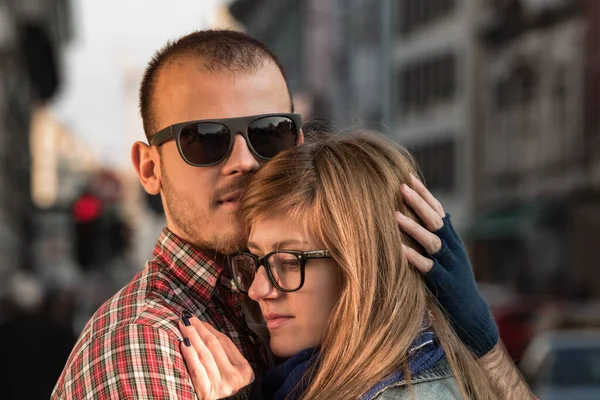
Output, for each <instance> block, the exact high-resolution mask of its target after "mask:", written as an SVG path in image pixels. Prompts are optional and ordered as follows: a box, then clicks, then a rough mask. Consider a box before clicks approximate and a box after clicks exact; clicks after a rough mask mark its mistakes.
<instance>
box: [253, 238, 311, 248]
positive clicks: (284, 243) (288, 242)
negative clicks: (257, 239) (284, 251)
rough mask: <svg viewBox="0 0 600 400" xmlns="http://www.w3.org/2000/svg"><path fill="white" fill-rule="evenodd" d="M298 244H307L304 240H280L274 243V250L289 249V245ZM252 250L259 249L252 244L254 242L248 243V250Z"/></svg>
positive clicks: (256, 245)
mask: <svg viewBox="0 0 600 400" xmlns="http://www.w3.org/2000/svg"><path fill="white" fill-rule="evenodd" d="M298 244H308V242H307V241H306V240H298V239H286V240H281V241H279V242H277V243H274V246H273V247H274V248H276V249H278V248H280V247H289V246H291V245H298ZM250 247H252V248H254V249H260V248H261V247H260V246H259V245H258V244H256V243H254V242H248V248H250Z"/></svg>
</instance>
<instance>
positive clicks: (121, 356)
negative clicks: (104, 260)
mask: <svg viewBox="0 0 600 400" xmlns="http://www.w3.org/2000/svg"><path fill="white" fill-rule="evenodd" d="M240 300H241V294H240V293H239V292H236V291H235V290H234V288H233V282H232V280H231V275H230V274H229V272H228V271H227V270H226V269H225V268H224V267H223V266H222V265H218V264H217V263H215V262H214V260H211V259H209V258H207V256H206V255H204V254H203V253H201V252H200V251H199V250H198V249H196V248H194V247H192V246H191V245H189V244H188V243H186V242H185V241H183V240H181V239H180V238H178V237H177V236H175V235H174V234H173V233H172V232H170V231H169V230H168V229H166V228H165V230H164V231H163V233H162V235H161V237H160V238H159V239H158V242H157V244H156V247H155V249H154V259H153V260H152V261H150V262H148V263H147V265H146V268H145V269H144V271H142V272H140V273H139V274H137V275H136V276H135V277H134V278H133V280H132V281H131V282H130V283H129V284H127V286H125V287H124V288H123V289H121V290H120V291H119V292H117V293H116V294H115V295H114V296H113V297H112V298H111V299H109V300H108V301H107V302H106V303H104V304H103V305H102V306H101V307H100V308H99V309H98V311H96V313H95V314H94V315H93V316H92V318H91V319H90V321H89V322H88V323H87V325H86V326H85V328H84V329H83V332H82V333H81V336H80V337H79V340H78V341H77V343H76V344H75V347H74V348H73V350H72V352H71V355H70V356H69V359H68V361H67V364H66V366H65V368H64V370H63V372H62V374H61V376H60V378H59V380H58V382H57V384H56V387H55V388H54V391H53V393H52V399H69V400H70V399H196V398H197V397H196V395H195V393H194V388H193V386H192V383H191V380H190V378H189V375H188V373H187V370H186V366H185V362H184V360H183V357H182V355H181V352H180V347H179V346H180V342H181V341H182V340H183V337H182V336H181V333H180V332H179V328H178V325H177V323H178V320H179V319H180V317H181V312H182V311H183V310H189V311H190V312H192V313H193V314H195V315H196V316H198V317H199V318H201V319H203V320H205V321H207V322H209V323H210V324H211V325H213V326H214V327H215V328H217V329H219V330H220V331H222V332H224V333H226V334H227V335H228V336H229V337H230V338H231V340H232V341H233V343H235V345H236V346H237V347H238V348H239V349H240V351H241V352H242V354H243V355H244V356H245V357H246V359H247V360H249V362H250V364H251V365H252V368H253V369H254V371H255V372H256V373H257V374H261V373H262V372H264V371H265V369H266V366H267V365H266V359H265V349H264V346H263V345H262V343H261V341H260V340H259V339H258V337H257V336H256V335H254V333H252V332H251V331H250V330H249V328H248V326H247V325H246V322H245V320H244V317H243V314H242V310H241V307H240V304H239V302H240Z"/></svg>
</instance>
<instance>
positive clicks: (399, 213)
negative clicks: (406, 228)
mask: <svg viewBox="0 0 600 400" xmlns="http://www.w3.org/2000/svg"><path fill="white" fill-rule="evenodd" d="M396 216H398V218H399V219H401V220H404V219H406V217H405V216H404V214H402V213H401V212H400V211H396Z"/></svg>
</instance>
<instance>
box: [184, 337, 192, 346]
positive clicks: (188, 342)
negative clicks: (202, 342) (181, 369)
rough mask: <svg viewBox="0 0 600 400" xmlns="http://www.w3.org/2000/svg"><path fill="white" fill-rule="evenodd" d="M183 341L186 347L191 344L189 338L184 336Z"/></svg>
mask: <svg viewBox="0 0 600 400" xmlns="http://www.w3.org/2000/svg"><path fill="white" fill-rule="evenodd" d="M183 343H185V345H186V347H190V346H191V345H192V344H191V343H190V339H188V338H184V339H183Z"/></svg>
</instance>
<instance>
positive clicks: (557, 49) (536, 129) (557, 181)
mask: <svg viewBox="0 0 600 400" xmlns="http://www.w3.org/2000/svg"><path fill="white" fill-rule="evenodd" d="M592 9H595V14H594V13H591V11H592ZM594 15H595V20H594V19H593V16H594ZM479 17H480V18H479V19H478V21H479V23H480V26H479V37H480V40H481V44H482V48H483V51H482V64H481V73H480V81H479V83H478V84H479V89H480V91H481V97H480V100H479V101H480V104H481V105H482V107H483V110H482V113H481V116H482V120H481V121H480V132H481V135H479V136H478V138H477V143H476V152H475V154H476V157H477V158H476V165H477V166H478V168H476V170H475V171H476V177H475V179H476V185H475V187H476V188H477V190H476V209H477V212H478V215H479V216H478V218H477V219H476V220H475V223H474V224H473V226H472V229H471V232H470V233H471V239H472V240H473V242H474V243H475V249H476V251H475V253H476V258H477V264H479V265H482V266H486V268H484V269H482V270H481V271H480V272H481V274H482V275H483V276H484V277H485V278H486V279H488V280H491V281H496V282H504V283H512V284H515V285H516V286H517V287H519V289H521V290H523V291H530V292H538V293H552V294H563V295H571V296H572V295H593V294H596V295H597V294H600V280H599V279H598V277H597V274H596V273H594V272H592V265H594V267H593V268H595V258H596V256H595V250H594V249H595V248H597V246H598V242H597V239H598V237H600V208H599V205H600V203H599V202H598V200H599V199H600V197H599V196H598V192H597V188H598V185H597V184H594V179H593V176H594V169H593V167H592V165H593V164H594V159H595V158H596V155H593V154H592V153H591V152H592V151H594V146H592V144H593V142H594V141H595V140H596V143H597V139H594V138H597V137H598V132H597V129H598V128H597V122H594V121H597V113H598V110H599V109H600V108H599V104H600V103H599V99H598V96H597V93H598V92H597V90H598V89H595V90H596V91H595V92H592V91H591V90H590V89H591V88H590V87H588V88H586V82H589V83H593V82H596V85H597V82H598V48H597V46H598V39H597V32H598V28H597V24H598V2H595V1H590V2H587V4H586V2H584V1H577V0H561V1H535V0H522V1H516V0H515V1H512V0H511V1H502V2H501V1H497V2H490V3H489V4H488V7H487V8H486V9H485V10H483V11H482V13H481V14H480V16H479ZM593 32H596V37H595V38H593V39H592V37H593ZM592 87H593V86H592ZM593 93H595V98H594V94H593ZM592 110H595V111H592ZM594 115H596V117H594Z"/></svg>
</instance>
